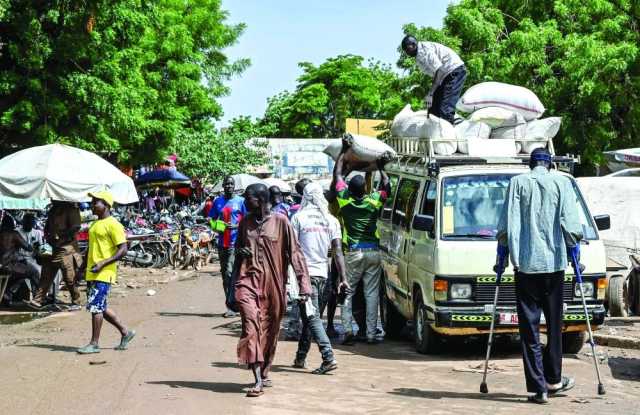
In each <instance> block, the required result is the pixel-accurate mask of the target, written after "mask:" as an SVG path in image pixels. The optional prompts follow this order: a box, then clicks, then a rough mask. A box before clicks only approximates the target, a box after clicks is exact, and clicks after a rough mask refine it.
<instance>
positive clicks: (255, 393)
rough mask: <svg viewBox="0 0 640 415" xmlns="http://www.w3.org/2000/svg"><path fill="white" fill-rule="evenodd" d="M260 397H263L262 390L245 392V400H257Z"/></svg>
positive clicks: (252, 389)
mask: <svg viewBox="0 0 640 415" xmlns="http://www.w3.org/2000/svg"><path fill="white" fill-rule="evenodd" d="M262 395H264V391H263V390H262V389H256V388H251V389H249V390H248V391H247V398H257V397H258V396H262Z"/></svg>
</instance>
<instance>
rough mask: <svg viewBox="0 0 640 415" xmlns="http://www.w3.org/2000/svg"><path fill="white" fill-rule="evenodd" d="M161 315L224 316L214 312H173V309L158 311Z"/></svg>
mask: <svg viewBox="0 0 640 415" xmlns="http://www.w3.org/2000/svg"><path fill="white" fill-rule="evenodd" d="M156 314H158V315H159V316H161V317H203V318H211V317H222V314H213V313H181V312H172V311H160V312H159V313H156Z"/></svg>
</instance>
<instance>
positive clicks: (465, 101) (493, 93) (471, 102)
mask: <svg viewBox="0 0 640 415" xmlns="http://www.w3.org/2000/svg"><path fill="white" fill-rule="evenodd" d="M487 107H500V108H505V109H508V110H510V111H514V112H517V113H518V114H520V115H522V116H523V117H524V118H525V120H527V121H530V120H535V119H537V118H540V117H541V116H542V114H543V113H544V111H545V108H544V105H542V102H540V99H538V97H537V96H536V94H534V93H533V92H532V91H531V90H529V89H527V88H524V87H521V86H516V85H510V84H504V83H502V82H483V83H480V84H477V85H474V86H472V87H471V88H469V89H468V90H467V91H466V92H465V93H464V95H463V96H462V98H460V100H459V101H458V104H457V105H456V108H457V109H458V110H459V111H462V112H466V113H472V112H474V111H477V110H479V109H482V108H487Z"/></svg>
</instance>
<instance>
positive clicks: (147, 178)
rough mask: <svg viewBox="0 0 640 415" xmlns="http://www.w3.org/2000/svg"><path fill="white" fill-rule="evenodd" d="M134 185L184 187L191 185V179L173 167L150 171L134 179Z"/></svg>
mask: <svg viewBox="0 0 640 415" xmlns="http://www.w3.org/2000/svg"><path fill="white" fill-rule="evenodd" d="M136 185H138V186H144V187H154V186H161V187H176V188H177V187H186V186H191V179H189V178H188V177H187V176H185V175H184V174H182V173H180V172H179V171H177V170H175V169H161V170H154V171H150V172H149V173H145V174H143V175H142V176H140V177H138V179H137V180H136Z"/></svg>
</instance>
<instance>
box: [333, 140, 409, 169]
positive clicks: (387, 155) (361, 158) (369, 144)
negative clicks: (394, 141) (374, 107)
mask: <svg viewBox="0 0 640 415" xmlns="http://www.w3.org/2000/svg"><path fill="white" fill-rule="evenodd" d="M344 140H345V141H347V142H348V143H349V146H350V147H349V149H348V150H347V151H346V152H345V155H344V159H345V161H346V162H347V164H348V167H349V168H350V169H352V170H359V171H371V170H376V169H377V166H376V161H377V160H378V159H384V160H385V161H386V162H389V161H391V160H394V159H395V158H397V157H398V154H397V153H396V152H395V150H394V149H393V148H391V147H390V146H389V145H388V144H386V143H383V142H382V141H380V140H378V139H377V138H373V137H367V136H364V135H356V134H345V137H344ZM341 151H342V142H339V141H336V142H334V143H331V144H329V145H328V146H327V147H326V148H325V149H324V153H325V154H327V155H329V156H330V157H331V158H332V159H333V160H337V159H338V156H339V155H340V152H341Z"/></svg>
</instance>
